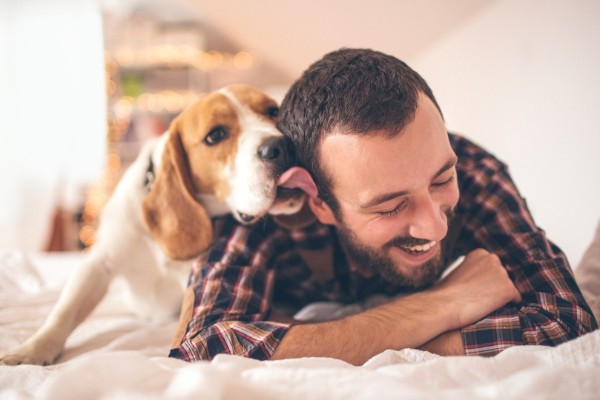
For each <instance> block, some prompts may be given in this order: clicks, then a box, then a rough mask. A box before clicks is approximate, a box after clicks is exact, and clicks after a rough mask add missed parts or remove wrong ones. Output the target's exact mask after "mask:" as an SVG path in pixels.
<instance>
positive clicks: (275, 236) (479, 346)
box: [170, 134, 597, 361]
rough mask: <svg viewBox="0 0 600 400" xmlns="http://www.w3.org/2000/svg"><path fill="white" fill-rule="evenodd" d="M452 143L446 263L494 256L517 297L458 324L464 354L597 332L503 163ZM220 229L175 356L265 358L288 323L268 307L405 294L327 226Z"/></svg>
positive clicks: (186, 310) (196, 282) (228, 222)
mask: <svg viewBox="0 0 600 400" xmlns="http://www.w3.org/2000/svg"><path fill="white" fill-rule="evenodd" d="M450 141H451V144H452V147H453V149H454V151H455V153H456V155H457V156H458V157H459V161H458V165H457V174H458V182H459V189H460V193H461V197H460V200H459V203H458V205H457V208H456V218H455V219H454V220H453V222H452V224H451V226H450V227H449V234H448V237H447V239H446V241H447V244H448V245H447V246H446V247H445V255H444V256H445V260H446V262H447V264H448V265H450V263H451V262H453V261H454V260H456V259H457V258H458V257H460V256H462V255H465V254H467V253H468V252H470V251H471V250H474V249H476V248H485V249H487V250H488V251H490V252H493V253H496V254H497V255H498V256H499V257H500V259H501V260H502V262H503V265H504V266H505V268H506V269H507V270H508V272H509V275H510V277H511V279H512V280H513V282H514V284H515V286H516V288H517V289H518V290H519V292H520V293H521V296H522V299H523V300H522V303H521V304H520V305H518V306H517V305H507V306H506V307H503V308H501V309H499V310H496V311H495V312H493V313H492V314H490V315H488V316H487V317H486V318H484V319H482V320H480V321H478V322H476V323H474V324H472V325H469V326H466V327H464V328H463V329H462V331H461V333H462V339H463V343H464V347H465V350H466V353H467V354H469V355H495V354H497V353H499V352H501V351H502V350H504V349H506V348H507V347H510V346H514V345H525V344H535V345H550V346H553V345H558V344H560V343H563V342H565V341H567V340H570V339H573V338H575V337H577V336H580V335H582V334H584V333H586V332H590V331H591V330H594V329H596V327H597V323H596V321H595V319H594V317H593V315H592V313H591V311H590V309H589V307H588V305H587V304H586V302H585V300H584V299H583V297H582V295H581V292H580V291H579V288H578V287H577V285H576V283H575V281H574V279H573V275H572V272H571V269H570V267H569V264H568V261H567V259H566V257H565V255H564V254H563V253H562V252H561V250H560V249H559V248H558V247H556V246H555V245H554V244H552V243H551V242H550V241H549V240H548V239H547V238H546V236H545V234H544V232H543V231H542V230H541V229H539V228H537V227H536V226H535V224H534V221H533V219H532V217H531V214H530V213H529V211H528V210H527V206H526V204H525V201H524V199H523V198H522V197H521V196H520V195H519V193H518V191H517V189H516V187H515V185H514V183H513V182H512V180H511V178H510V176H509V174H508V171H507V167H506V166H505V165H504V164H503V163H502V162H500V161H498V160H497V159H496V158H495V157H493V156H492V155H490V154H489V153H487V152H486V151H484V150H483V149H481V148H480V147H478V146H476V145H475V144H473V143H471V142H470V141H468V140H466V139H465V138H462V137H460V136H457V135H453V134H450ZM217 225H220V227H219V228H217V229H216V232H217V238H216V243H215V244H214V246H213V247H212V248H211V249H210V250H209V251H208V252H207V253H206V254H205V255H204V256H203V257H202V258H201V259H199V260H197V261H196V262H195V263H194V267H193V270H192V274H191V277H190V282H189V287H188V292H187V294H186V298H185V300H184V305H183V309H182V315H181V318H180V328H179V333H178V334H176V337H175V340H174V344H173V349H172V350H171V353H170V356H171V357H176V358H181V359H184V360H187V361H196V360H208V359H211V358H212V357H214V356H215V355H217V354H219V353H228V354H237V355H242V356H247V357H252V358H255V359H259V360H267V359H269V358H270V357H271V356H272V354H273V352H274V351H275V349H276V348H277V346H278V344H279V343H280V341H281V339H282V338H283V337H284V335H285V334H286V332H287V330H288V329H289V328H290V326H291V325H290V324H286V323H279V322H273V321H269V320H268V319H269V316H270V314H271V311H272V305H273V304H276V305H278V306H284V307H286V308H287V310H288V311H294V310H297V309H299V308H301V307H303V306H305V305H307V304H309V303H312V302H316V301H337V302H343V303H352V302H357V301H361V300H364V299H366V298H367V297H369V296H372V295H375V294H385V295H389V296H394V295H398V294H402V293H406V290H405V289H403V288H402V287H395V286H394V285H393V284H391V283H389V282H386V281H385V280H383V279H382V278H381V277H380V276H378V275H371V276H370V277H365V276H364V275H363V274H361V273H360V271H359V270H358V269H357V268H356V267H354V266H353V265H352V264H350V263H348V262H347V261H346V259H345V256H344V255H343V252H342V250H341V248H340V247H339V243H338V241H337V239H336V232H335V229H334V228H333V227H331V226H325V225H321V224H319V223H314V224H313V225H311V226H309V227H308V228H305V229H303V230H294V231H288V230H286V229H284V228H282V227H280V226H279V225H277V224H275V223H274V222H273V221H272V220H271V219H270V218H265V220H264V221H263V222H261V223H258V224H256V225H254V226H242V225H240V224H237V223H236V222H235V221H234V220H233V219H232V218H231V217H226V218H224V219H223V220H220V221H218V224H217ZM311 265H313V268H311ZM323 265H327V266H328V267H330V268H329V270H330V273H329V274H325V275H322V276H317V274H316V273H315V272H313V271H315V269H314V266H319V267H322V266H323ZM318 269H319V270H322V269H323V268H318Z"/></svg>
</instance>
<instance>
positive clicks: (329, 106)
mask: <svg viewBox="0 0 600 400" xmlns="http://www.w3.org/2000/svg"><path fill="white" fill-rule="evenodd" d="M419 92H422V93H424V94H425V95H426V96H427V97H429V98H430V99H431V101H433V103H434V104H435V106H436V107H437V108H438V110H440V108H439V106H438V104H437V102H436V100H435V98H434V96H433V93H432V92H431V89H430V88H429V86H428V85H427V83H426V82H425V80H424V79H423V78H422V77H421V76H420V75H419V74H418V73H416V72H415V71H413V70H412V69H411V68H410V67H409V66H408V65H406V64H405V63H404V62H402V61H400V60H399V59H397V58H395V57H392V56H389V55H387V54H384V53H381V52H378V51H374V50H369V49H340V50H337V51H334V52H331V53H329V54H326V55H325V56H324V57H323V58H322V59H321V60H319V61H317V62H316V63H314V64H312V65H311V66H310V67H309V68H308V69H307V70H306V71H305V72H304V73H303V74H302V76H301V77H300V78H299V79H298V80H297V81H296V82H295V83H294V84H293V85H292V87H291V88H290V90H289V91H288V93H287V94H286V96H285V98H284V99H283V102H282V104H281V110H280V113H279V124H278V126H279V129H281V131H282V132H283V133H284V134H285V135H286V136H287V137H289V138H290V139H291V141H292V142H293V144H294V147H295V151H296V155H297V162H298V165H300V166H301V167H304V168H306V169H307V170H308V171H309V172H310V173H311V175H312V176H313V179H314V180H315V183H316V185H317V188H318V190H319V197H320V198H321V199H322V200H323V201H325V202H326V203H327V204H328V205H329V207H330V208H331V209H332V210H333V212H334V213H335V214H336V216H338V217H339V216H340V210H339V204H338V202H337V200H336V199H335V197H334V196H333V193H332V182H331V177H330V176H329V175H328V173H327V171H325V170H324V168H323V167H322V165H320V163H319V148H320V143H321V141H322V140H323V138H324V137H325V135H327V134H329V133H331V132H332V131H333V130H339V131H343V132H347V133H351V134H359V135H360V134H365V133H368V132H372V131H375V130H376V131H382V132H384V133H385V134H388V135H396V134H398V133H399V132H401V131H402V129H403V128H404V127H405V126H406V125H407V124H408V123H410V122H411V121H412V120H413V118H414V116H415V112H416V109H417V102H418V96H419ZM440 114H441V110H440ZM339 156H340V157H343V154H340V155H339Z"/></svg>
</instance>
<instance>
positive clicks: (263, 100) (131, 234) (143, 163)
mask: <svg viewBox="0 0 600 400" xmlns="http://www.w3.org/2000/svg"><path fill="white" fill-rule="evenodd" d="M277 111H278V108H277V103H276V102H275V101H274V100H273V99H271V98H269V97H268V96H266V95H265V94H263V93H262V92H260V91H258V90H256V89H254V88H251V87H248V86H243V85H232V86H228V87H226V88H223V89H221V90H218V91H215V92H212V93H210V94H207V95H205V96H204V97H203V98H201V99H200V100H199V101H198V102H196V103H195V104H193V105H191V106H190V107H189V108H187V109H186V110H184V111H183V112H182V113H181V114H180V115H178V116H177V117H176V118H175V119H174V120H173V122H172V123H171V125H170V128H169V130H168V131H167V132H165V134H163V135H162V136H161V137H160V138H157V139H154V140H152V141H150V142H148V143H146V144H145V145H144V147H143V148H142V150H141V151H140V154H139V155H138V157H137V158H136V160H135V161H134V163H133V164H132V165H131V166H130V167H129V169H128V170H127V171H126V173H125V174H124V176H123V178H122V179H121V181H120V182H119V184H118V185H117V187H116V189H115V191H114V193H113V195H112V196H111V198H110V200H109V201H108V202H107V204H106V206H105V208H104V210H103V212H102V216H101V218H100V225H99V230H98V235H97V240H96V243H95V244H94V245H93V246H92V247H91V249H90V251H89V252H88V254H86V256H85V258H84V261H83V264H82V265H81V266H80V267H79V268H77V269H76V270H75V271H74V273H73V274H72V275H71V276H70V277H69V279H68V281H67V283H66V285H65V287H64V289H63V291H62V293H61V295H60V297H59V299H58V302H57V304H56V305H55V306H54V308H53V310H52V312H51V313H50V315H49V316H48V318H47V319H46V321H45V323H44V324H43V325H42V327H41V328H40V329H39V330H38V331H37V332H36V333H35V334H34V335H33V336H31V337H30V338H29V339H28V340H27V341H25V343H24V344H23V345H21V346H20V347H19V348H17V349H15V350H13V351H12V352H10V353H8V354H6V355H3V356H0V363H4V364H10V365H14V364H22V363H27V364H43V365H45V364H50V363H52V362H54V361H55V359H56V358H57V357H58V355H59V354H60V353H61V351H62V349H63V347H64V345H65V341H66V339H67V337H68V336H69V335H70V333H71V332H72V331H73V330H74V329H75V328H76V327H77V326H78V325H79V324H80V323H81V322H82V321H83V320H84V319H85V318H86V317H87V316H88V315H89V314H90V313H91V311H92V310H93V309H94V308H95V307H96V305H97V304H98V303H99V302H100V300H102V298H103V296H104V294H105V293H106V291H107V289H108V286H109V283H110V282H111V281H112V279H113V278H114V277H116V276H122V277H124V278H125V280H126V283H127V285H126V286H127V288H128V298H129V300H130V303H131V306H132V308H133V310H135V311H136V312H137V313H138V314H140V315H141V316H142V317H145V318H150V319H152V320H164V319H166V318H171V317H173V316H177V314H178V311H179V308H180V306H181V301H182V297H183V293H184V290H185V283H186V279H187V278H188V275H189V272H190V268H191V259H193V258H194V257H196V256H198V255H199V254H201V253H202V252H203V251H204V250H206V249H207V247H208V246H209V245H210V244H211V241H212V226H211V217H215V216H219V215H223V214H226V213H233V215H234V217H235V218H236V219H237V220H238V221H239V222H240V223H243V224H249V223H253V222H255V221H257V220H258V219H259V218H261V217H262V216H263V215H265V214H266V213H267V212H269V213H271V214H279V215H282V216H285V215H292V214H294V213H296V212H297V211H299V210H300V208H301V207H302V205H303V204H304V195H303V194H301V192H300V191H298V190H291V189H285V188H282V187H278V183H279V184H281V183H282V180H285V178H284V177H282V174H283V173H284V172H285V171H286V170H288V168H289V167H290V166H291V164H292V161H293V160H292V159H293V157H292V154H291V152H290V149H289V146H288V144H287V142H286V140H285V138H284V136H283V135H282V134H281V133H280V132H279V131H278V130H277V128H276V127H275V119H276V117H277ZM283 186H285V185H283ZM278 192H279V196H278ZM284 193H285V195H284ZM284 218H285V217H284Z"/></svg>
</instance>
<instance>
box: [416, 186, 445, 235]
mask: <svg viewBox="0 0 600 400" xmlns="http://www.w3.org/2000/svg"><path fill="white" fill-rule="evenodd" d="M446 233H448V218H447V217H446V213H445V212H444V210H443V209H442V207H441V206H440V204H439V203H438V202H436V201H434V199H432V198H431V197H430V196H428V197H427V198H425V199H423V200H421V201H419V202H418V204H415V208H414V211H413V213H412V216H411V221H410V225H409V234H410V236H411V237H414V238H418V239H425V240H435V241H438V242H439V241H441V240H442V239H443V238H445V237H446Z"/></svg>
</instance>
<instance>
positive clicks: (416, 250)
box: [402, 240, 437, 253]
mask: <svg viewBox="0 0 600 400" xmlns="http://www.w3.org/2000/svg"><path fill="white" fill-rule="evenodd" d="M436 243H437V242H436V241H435V240H434V241H431V242H429V243H425V244H420V245H418V246H402V248H403V249H404V250H406V251H410V252H412V253H422V252H424V251H427V250H429V249H431V248H432V247H433V246H435V245H436Z"/></svg>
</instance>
